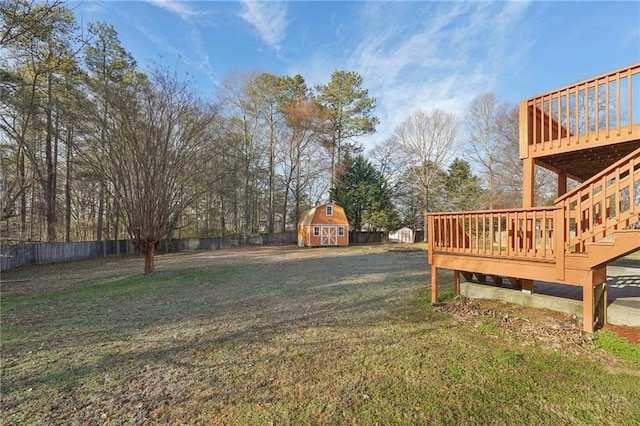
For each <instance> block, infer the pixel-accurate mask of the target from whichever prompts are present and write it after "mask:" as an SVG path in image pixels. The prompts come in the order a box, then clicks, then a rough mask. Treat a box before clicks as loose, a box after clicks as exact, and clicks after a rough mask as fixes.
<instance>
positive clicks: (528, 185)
mask: <svg viewBox="0 0 640 426" xmlns="http://www.w3.org/2000/svg"><path fill="white" fill-rule="evenodd" d="M535 171H536V165H535V163H534V160H533V158H530V157H529V158H525V159H524V160H523V161H522V208H523V209H530V208H532V207H534V204H535Z"/></svg>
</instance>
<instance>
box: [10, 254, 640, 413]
mask: <svg viewBox="0 0 640 426" xmlns="http://www.w3.org/2000/svg"><path fill="white" fill-rule="evenodd" d="M141 270H142V260H141V259H140V258H138V257H129V258H105V259H97V260H91V261H83V262H75V263H65V264H54V265H39V266H33V267H27V268H21V269H18V270H13V271H8V272H4V273H3V274H2V281H3V282H2V301H1V317H0V320H1V325H2V328H1V343H2V359H1V361H2V366H1V367H2V371H1V372H2V377H1V381H2V382H1V385H2V389H1V401H0V403H1V406H2V410H1V414H0V423H1V424H2V425H24V424H65V425H67V424H68V425H72V424H78V425H86V424H101V425H102V424H105V425H120V424H145V425H146V424H180V425H182V424H194V425H199V424H207V425H208V424H224V425H235V424H238V425H245V424H249V425H251V424H255V425H263V424H264V425H266V424H278V425H281V424H295V425H307V424H308V425H316V424H360V425H370V424H384V425H391V424H429V425H438V424H444V425H459V424H479V425H491V424H496V425H505V424H508V425H511V424H526V425H550V424H571V425H580V424H584V425H596V424H597V425H634V424H636V425H637V424H640V403H639V401H640V364H638V363H634V362H633V361H627V360H624V359H622V358H616V357H614V356H613V355H611V354H609V353H607V352H605V351H603V350H602V349H599V348H598V346H597V345H596V344H595V343H594V342H593V341H592V339H591V337H590V336H584V335H582V334H581V333H580V332H579V331H577V332H576V330H575V329H572V330H565V328H566V327H565V325H566V324H567V323H570V322H571V318H566V321H567V322H566V323H564V322H557V321H556V320H554V321H556V322H552V323H553V325H554V326H553V327H549V328H548V330H555V331H554V333H557V336H558V338H557V339H556V338H553V336H552V338H542V337H540V335H529V334H526V333H523V332H522V330H523V329H525V328H526V327H529V328H535V324H537V323H536V321H544V320H545V318H548V319H549V321H551V319H552V318H556V319H557V318H558V316H557V315H555V314H552V313H550V312H546V311H535V312H534V311H532V310H529V309H526V308H521V307H519V308H513V307H507V306H502V307H501V305H494V306H492V307H491V308H490V312H491V313H492V315H474V316H468V317H466V318H465V319H461V317H459V316H455V315H452V314H450V313H447V312H443V311H442V310H441V309H440V310H438V309H436V308H435V307H433V306H431V305H430V303H428V297H429V271H428V268H427V264H426V256H425V252H424V251H415V250H413V251H412V250H389V248H388V247H385V246H375V247H370V246H356V247H347V248H332V249H296V248H292V247H275V248H274V247H272V248H261V247H260V248H250V249H234V250H225V251H214V252H198V253H191V254H176V255H164V256H160V257H158V258H157V263H156V271H157V272H156V275H155V276H154V277H144V276H142V275H141ZM450 279H451V277H450V276H449V277H446V276H443V277H441V280H442V281H444V283H443V285H444V287H445V288H444V290H445V292H446V290H447V288H446V287H447V285H450ZM470 309H471V310H473V309H475V308H473V307H471V308H470ZM501 309H504V310H505V312H506V313H503V312H502V311H501ZM541 312H542V314H541ZM505 324H507V325H508V324H523V326H522V327H520V326H518V327H505ZM525 326H526V327H525ZM556 326H557V327H556ZM554 327H555V328H554ZM563 327H564V328H563ZM563 333H564V334H563ZM567 336H569V337H571V338H570V339H568V338H567ZM575 336H579V338H575ZM543 337H544V336H543ZM547 337H548V336H547ZM559 342H564V343H563V344H559ZM567 342H568V343H567ZM636 346H637V345H636Z"/></svg>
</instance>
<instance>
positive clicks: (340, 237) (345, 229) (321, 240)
mask: <svg viewBox="0 0 640 426" xmlns="http://www.w3.org/2000/svg"><path fill="white" fill-rule="evenodd" d="M347 245H349V221H348V220H347V216H346V215H345V213H344V209H343V208H342V207H340V206H339V205H337V204H333V203H327V204H320V205H319V206H315V207H314V208H312V209H309V210H306V211H305V212H303V213H302V216H301V217H300V222H299V223H298V247H323V246H347Z"/></svg>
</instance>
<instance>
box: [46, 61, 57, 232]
mask: <svg viewBox="0 0 640 426" xmlns="http://www.w3.org/2000/svg"><path fill="white" fill-rule="evenodd" d="M52 85H53V82H52V76H51V74H49V78H48V82H47V96H48V99H47V106H46V109H45V115H46V123H47V124H46V126H47V127H46V135H45V161H46V170H47V172H46V173H47V175H46V177H45V178H44V179H43V180H44V182H43V183H44V185H43V186H44V190H45V191H44V192H45V194H44V198H45V205H46V213H45V217H46V221H47V241H48V242H50V243H53V242H55V241H56V188H55V168H54V161H55V158H54V152H53V108H52V105H51V103H52V99H51V98H52V96H53V94H52Z"/></svg>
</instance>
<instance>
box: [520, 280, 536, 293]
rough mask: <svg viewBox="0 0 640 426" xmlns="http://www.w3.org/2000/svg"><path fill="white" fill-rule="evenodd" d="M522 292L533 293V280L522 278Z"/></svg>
mask: <svg viewBox="0 0 640 426" xmlns="http://www.w3.org/2000/svg"><path fill="white" fill-rule="evenodd" d="M522 292H523V293H524V294H533V280H522Z"/></svg>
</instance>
